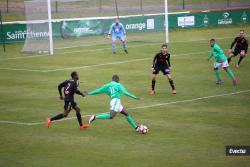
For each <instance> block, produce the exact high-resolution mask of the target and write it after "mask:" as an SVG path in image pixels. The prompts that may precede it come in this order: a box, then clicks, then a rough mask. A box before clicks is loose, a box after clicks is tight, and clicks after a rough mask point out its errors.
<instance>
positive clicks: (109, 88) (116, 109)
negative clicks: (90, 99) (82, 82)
mask: <svg viewBox="0 0 250 167" xmlns="http://www.w3.org/2000/svg"><path fill="white" fill-rule="evenodd" d="M86 93H87V92H86ZM101 93H105V94H107V95H108V96H109V97H110V98H111V101H110V112H107V113H104V114H100V115H92V116H91V117H90V119H89V123H92V122H93V121H94V120H96V119H113V118H114V117H115V116H116V114H117V113H121V114H123V115H125V116H126V119H127V121H128V123H129V124H130V125H131V126H132V127H133V128H134V129H135V130H136V131H138V126H137V124H136V123H135V121H134V120H133V119H132V117H131V115H130V114H129V113H128V111H127V110H126V108H125V107H123V106H122V104H121V96H120V93H122V94H124V95H125V96H128V97H131V98H133V99H137V100H140V98H139V97H136V96H135V95H133V94H131V93H129V92H128V91H127V90H126V89H125V88H124V87H123V85H122V84H120V83H119V76H118V75H113V77H112V81H111V82H109V83H107V84H105V85H104V86H102V87H101V88H99V89H96V90H93V91H90V92H88V95H96V94H101Z"/></svg>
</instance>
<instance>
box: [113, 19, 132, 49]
mask: <svg viewBox="0 0 250 167" xmlns="http://www.w3.org/2000/svg"><path fill="white" fill-rule="evenodd" d="M110 35H112V51H113V54H116V40H120V41H121V42H122V46H123V49H124V52H125V53H126V54H128V49H127V44H126V31H125V28H124V26H123V24H122V23H120V19H119V18H116V19H115V22H114V23H113V24H112V25H111V26H110V29H109V32H108V38H110Z"/></svg>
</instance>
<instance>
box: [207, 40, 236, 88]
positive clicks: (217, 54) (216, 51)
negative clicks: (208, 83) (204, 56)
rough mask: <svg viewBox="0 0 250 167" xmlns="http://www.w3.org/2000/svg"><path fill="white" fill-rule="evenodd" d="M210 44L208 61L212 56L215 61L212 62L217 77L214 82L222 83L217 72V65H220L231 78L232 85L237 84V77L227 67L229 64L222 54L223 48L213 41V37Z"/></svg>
mask: <svg viewBox="0 0 250 167" xmlns="http://www.w3.org/2000/svg"><path fill="white" fill-rule="evenodd" d="M210 46H211V48H212V51H211V54H210V55H209V57H208V62H209V60H210V59H211V58H212V57H214V59H215V62H214V75H215V76H216V78H217V81H216V84H217V85H221V84H222V80H221V76H220V73H219V71H218V70H219V67H220V66H221V67H222V68H223V69H224V70H225V71H226V72H227V74H228V75H229V77H230V78H231V80H232V82H233V85H234V86H236V84H237V79H236V77H235V76H234V73H233V72H232V70H230V69H229V65H228V62H227V57H226V56H225V55H224V53H223V50H222V49H221V48H220V46H219V45H218V44H217V43H216V42H215V39H211V40H210Z"/></svg>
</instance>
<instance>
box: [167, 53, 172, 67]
mask: <svg viewBox="0 0 250 167" xmlns="http://www.w3.org/2000/svg"><path fill="white" fill-rule="evenodd" d="M167 63H168V66H169V67H171V64H170V54H168V57H167Z"/></svg>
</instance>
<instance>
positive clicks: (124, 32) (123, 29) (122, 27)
mask: <svg viewBox="0 0 250 167" xmlns="http://www.w3.org/2000/svg"><path fill="white" fill-rule="evenodd" d="M121 29H122V33H123V35H125V36H126V30H125V28H124V26H123V24H121Z"/></svg>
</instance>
